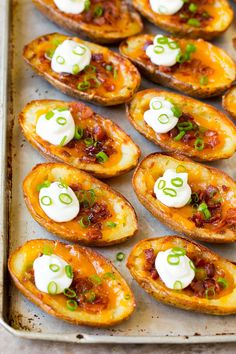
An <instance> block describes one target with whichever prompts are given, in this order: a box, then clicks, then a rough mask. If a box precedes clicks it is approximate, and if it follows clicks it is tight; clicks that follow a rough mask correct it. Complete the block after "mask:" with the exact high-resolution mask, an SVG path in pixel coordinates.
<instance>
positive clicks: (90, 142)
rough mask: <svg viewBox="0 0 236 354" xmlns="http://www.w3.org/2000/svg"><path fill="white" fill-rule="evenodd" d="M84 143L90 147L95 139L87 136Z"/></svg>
mask: <svg viewBox="0 0 236 354" xmlns="http://www.w3.org/2000/svg"><path fill="white" fill-rule="evenodd" d="M84 143H85V145H86V146H87V147H89V146H92V145H93V144H94V140H93V139H92V138H86V139H84Z"/></svg>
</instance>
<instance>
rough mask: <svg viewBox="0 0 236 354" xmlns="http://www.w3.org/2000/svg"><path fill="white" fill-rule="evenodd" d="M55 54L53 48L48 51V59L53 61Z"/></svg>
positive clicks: (46, 55)
mask: <svg viewBox="0 0 236 354" xmlns="http://www.w3.org/2000/svg"><path fill="white" fill-rule="evenodd" d="M54 53H55V49H52V48H50V49H48V50H47V51H46V53H45V57H46V59H48V60H51V59H52V57H53V55H54Z"/></svg>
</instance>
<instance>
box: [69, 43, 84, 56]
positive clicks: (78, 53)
mask: <svg viewBox="0 0 236 354" xmlns="http://www.w3.org/2000/svg"><path fill="white" fill-rule="evenodd" d="M78 48H80V49H81V52H78ZM86 50H87V49H86V48H85V47H83V46H82V45H80V44H78V46H77V47H76V48H75V49H73V50H72V53H73V54H75V55H79V56H82V55H84V54H85V53H86Z"/></svg>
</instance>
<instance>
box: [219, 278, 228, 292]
mask: <svg viewBox="0 0 236 354" xmlns="http://www.w3.org/2000/svg"><path fill="white" fill-rule="evenodd" d="M217 283H218V284H219V285H220V287H221V288H223V289H226V288H227V287H228V281H227V280H226V279H225V278H222V277H219V278H218V279H217Z"/></svg>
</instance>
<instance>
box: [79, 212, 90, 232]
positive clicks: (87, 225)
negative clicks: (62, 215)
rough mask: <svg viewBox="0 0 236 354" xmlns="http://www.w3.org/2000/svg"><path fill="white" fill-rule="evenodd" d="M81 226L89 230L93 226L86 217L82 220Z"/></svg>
mask: <svg viewBox="0 0 236 354" xmlns="http://www.w3.org/2000/svg"><path fill="white" fill-rule="evenodd" d="M79 224H80V226H81V227H83V228H84V229H87V228H88V227H89V226H90V225H91V221H90V219H89V217H88V216H87V215H86V216H83V217H82V218H81V219H80V221H79Z"/></svg>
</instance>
